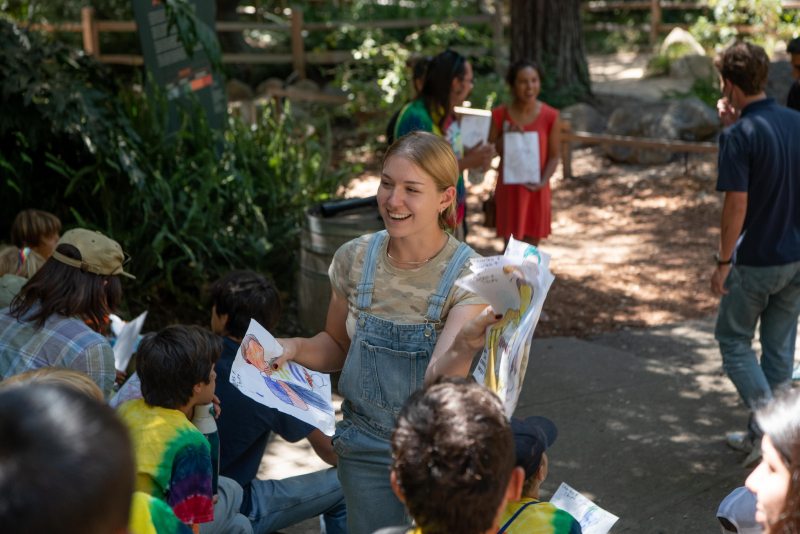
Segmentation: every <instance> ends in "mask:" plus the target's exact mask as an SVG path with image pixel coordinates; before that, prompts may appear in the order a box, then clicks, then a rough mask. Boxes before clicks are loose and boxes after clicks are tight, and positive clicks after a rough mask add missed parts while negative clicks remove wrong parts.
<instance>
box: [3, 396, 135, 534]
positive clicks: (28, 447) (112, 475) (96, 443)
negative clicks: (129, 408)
mask: <svg viewBox="0 0 800 534" xmlns="http://www.w3.org/2000/svg"><path fill="white" fill-rule="evenodd" d="M0 444H2V454H0V525H2V527H0V529H2V531H3V532H8V533H12V532H14V533H29V534H47V533H53V532H58V533H59V534H124V533H126V532H127V527H128V516H129V510H130V506H131V495H132V494H133V484H134V468H133V459H132V455H131V446H130V442H129V440H128V435H127V432H126V431H125V427H124V426H123V425H122V424H121V423H120V422H119V421H117V420H116V419H115V418H114V416H113V414H112V412H111V411H110V410H109V409H108V408H107V407H106V406H103V405H101V404H99V403H97V402H95V401H94V400H93V399H91V398H89V397H87V396H86V395H84V394H82V393H79V392H77V391H74V390H72V389H70V388H68V387H65V386H55V385H26V386H21V387H16V388H11V389H8V390H5V391H3V392H0Z"/></svg>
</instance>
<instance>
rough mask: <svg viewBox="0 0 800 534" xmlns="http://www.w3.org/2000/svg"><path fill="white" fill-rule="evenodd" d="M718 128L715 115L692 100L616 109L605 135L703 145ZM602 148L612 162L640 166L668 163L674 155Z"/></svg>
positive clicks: (622, 148) (672, 153)
mask: <svg viewBox="0 0 800 534" xmlns="http://www.w3.org/2000/svg"><path fill="white" fill-rule="evenodd" d="M720 127H721V124H720V121H719V117H718V115H717V112H716V111H715V110H714V109H712V108H711V107H709V106H708V105H707V104H706V103H705V102H703V101H702V100H700V99H699V98H697V97H695V96H693V97H689V98H686V99H683V100H673V101H670V102H659V103H655V104H642V105H636V106H623V107H619V108H617V109H615V110H614V113H612V114H611V117H610V118H609V119H608V126H607V127H606V131H605V133H607V134H612V135H624V136H629V137H647V138H654V139H664V140H672V141H704V140H707V139H709V138H711V137H713V136H714V134H716V133H717V132H718V131H719V129H720ZM602 147H603V151H604V152H605V153H606V155H607V156H608V157H609V158H611V159H613V160H614V161H619V162H622V163H635V164H642V165H660V164H663V163H667V162H669V161H671V160H672V159H673V158H674V157H676V154H677V153H675V152H669V151H666V150H654V149H644V148H633V147H628V146H617V145H602Z"/></svg>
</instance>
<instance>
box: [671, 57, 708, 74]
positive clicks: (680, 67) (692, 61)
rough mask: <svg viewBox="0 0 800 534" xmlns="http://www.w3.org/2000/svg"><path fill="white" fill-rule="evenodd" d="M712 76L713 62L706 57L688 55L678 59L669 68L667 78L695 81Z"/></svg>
mask: <svg viewBox="0 0 800 534" xmlns="http://www.w3.org/2000/svg"><path fill="white" fill-rule="evenodd" d="M713 75H714V60H713V59H712V58H710V57H708V56H701V55H699V54H689V55H687V56H683V57H679V58H678V59H676V60H675V62H674V63H673V64H672V65H670V67H669V77H670V78H678V79H690V80H696V79H698V78H710V77H711V76H713Z"/></svg>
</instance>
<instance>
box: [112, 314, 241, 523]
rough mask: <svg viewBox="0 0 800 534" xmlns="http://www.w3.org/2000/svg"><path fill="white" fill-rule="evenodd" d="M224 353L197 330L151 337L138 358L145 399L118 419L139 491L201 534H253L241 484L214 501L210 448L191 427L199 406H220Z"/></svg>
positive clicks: (176, 329) (227, 485)
mask: <svg viewBox="0 0 800 534" xmlns="http://www.w3.org/2000/svg"><path fill="white" fill-rule="evenodd" d="M221 352H222V344H221V342H220V340H219V338H218V337H217V336H214V335H213V334H211V333H210V332H208V331H207V330H205V329H203V328H200V327H198V326H170V327H167V328H165V329H164V330H162V331H161V332H159V333H157V334H151V335H149V336H146V337H145V338H144V339H143V340H142V342H141V343H140V344H139V350H138V352H137V355H136V372H137V374H138V376H139V379H140V380H141V385H142V395H143V397H144V398H143V399H137V400H132V401H129V402H126V403H125V404H123V405H122V406H120V407H119V409H118V410H117V415H118V416H119V417H120V419H122V421H123V422H124V423H125V424H126V425H127V426H128V430H129V431H130V435H131V439H132V441H133V447H134V453H135V459H136V489H137V491H142V492H144V493H147V494H149V495H151V496H153V497H156V498H158V499H161V500H162V501H164V502H166V503H167V504H168V505H169V506H170V507H171V508H172V510H173V512H175V515H176V516H178V519H180V520H181V521H183V522H184V523H185V524H187V525H191V526H192V527H193V530H194V531H195V532H200V531H202V532H231V533H234V532H235V533H239V532H242V533H246V534H250V532H252V530H251V528H250V522H249V521H248V520H247V519H246V518H245V517H244V516H242V515H240V514H239V513H238V512H239V505H240V503H241V495H242V490H241V488H240V487H239V486H238V484H236V483H235V482H234V481H232V480H230V479H227V478H224V477H220V478H219V495H213V494H212V489H211V478H212V472H211V451H210V447H209V444H208V441H207V440H206V438H205V436H203V434H201V433H200V431H199V430H197V428H195V426H194V425H193V424H192V423H191V419H192V416H193V415H194V407H195V406H196V405H202V404H207V403H210V402H213V401H214V400H215V397H214V388H215V379H216V373H215V371H214V364H215V363H216V362H217V360H218V359H219V355H220V353H221ZM237 499H238V502H237ZM215 502H216V505H215V504H214V503H215ZM209 523H210V524H209ZM201 524H203V528H202V530H201V529H200V527H199V526H200V525H201ZM206 524H209V525H206Z"/></svg>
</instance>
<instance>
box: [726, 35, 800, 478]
mask: <svg viewBox="0 0 800 534" xmlns="http://www.w3.org/2000/svg"><path fill="white" fill-rule="evenodd" d="M714 64H715V66H716V67H717V70H719V72H720V78H721V86H722V92H723V94H724V95H725V98H723V99H721V100H720V101H719V103H718V105H717V108H718V110H719V113H720V119H722V122H723V123H724V124H725V125H726V126H727V127H726V128H725V130H724V131H723V132H722V133H721V134H720V139H719V179H718V181H717V190H718V191H724V192H725V203H724V205H723V207H722V224H721V232H720V234H721V235H720V247H719V252H718V255H717V268H716V270H715V271H714V274H713V276H712V278H711V289H712V290H713V291H714V292H715V293H716V294H719V295H722V299H721V300H720V305H719V316H718V318H717V327H716V331H715V337H716V339H717V341H718V342H719V347H720V352H721V353H722V364H723V368H724V369H725V372H726V373H727V374H728V377H730V379H731V381H732V382H733V384H734V385H735V386H736V389H737V390H738V391H739V394H740V395H741V396H742V399H743V400H744V402H745V403H746V404H747V406H748V407H750V408H751V409H752V408H754V407H756V406H757V405H758V403H759V402H760V401H765V400H769V399H771V398H772V397H773V395H775V394H777V393H780V392H781V391H783V390H784V389H786V388H789V387H791V378H792V366H793V365H794V349H795V338H796V336H797V319H798V314H800V113H798V112H797V111H794V110H791V109H788V108H785V107H782V106H779V105H778V104H777V103H776V102H775V100H774V99H773V98H767V97H766V95H765V93H764V88H765V87H766V84H767V75H768V73H769V66H770V62H769V58H768V57H767V54H766V53H765V52H764V49H763V48H761V47H758V46H754V45H751V44H747V43H736V44H734V45H733V46H731V47H730V48H728V49H727V50H725V51H724V52H722V53H721V54H720V55H719V56H717V58H716V59H715V61H714ZM759 319H760V320H761V331H760V333H761V346H762V355H761V363H760V364H759V361H758V358H757V356H756V353H755V351H754V350H753V348H752V346H751V345H752V341H753V338H754V336H755V329H756V324H757V323H758V321H759ZM761 435H762V432H761V430H760V429H759V428H758V426H757V425H756V424H755V422H754V421H753V419H752V416H751V419H750V424H749V428H748V431H747V432H746V433H736V434H731V435H729V436H728V438H727V443H728V445H730V446H731V447H733V448H734V449H736V450H739V451H741V452H744V453H747V454H748V457H747V459H746V460H745V466H746V467H749V466H750V465H752V464H754V463H755V462H756V461H757V460H759V459H760V457H761V444H760V441H761Z"/></svg>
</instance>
